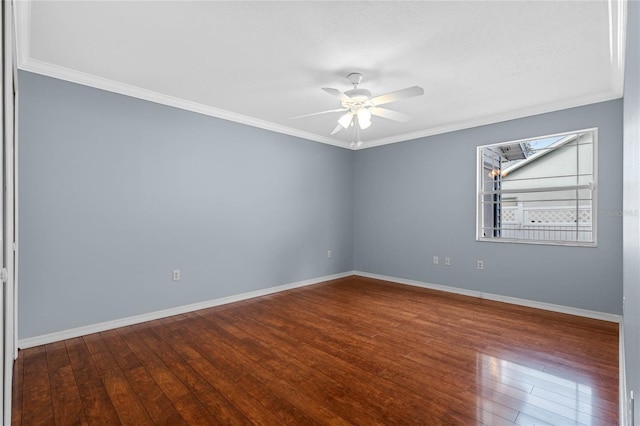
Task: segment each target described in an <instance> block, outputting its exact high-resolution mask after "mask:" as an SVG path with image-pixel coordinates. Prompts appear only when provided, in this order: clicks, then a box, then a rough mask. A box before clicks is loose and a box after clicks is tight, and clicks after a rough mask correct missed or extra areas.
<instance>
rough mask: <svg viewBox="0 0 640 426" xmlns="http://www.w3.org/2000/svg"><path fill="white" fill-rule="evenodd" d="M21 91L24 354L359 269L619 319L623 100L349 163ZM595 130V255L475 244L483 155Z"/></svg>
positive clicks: (128, 107) (118, 102)
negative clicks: (177, 275)
mask: <svg viewBox="0 0 640 426" xmlns="http://www.w3.org/2000/svg"><path fill="white" fill-rule="evenodd" d="M19 78H20V82H19V83H20V105H19V108H20V109H19V113H20V128H19V131H20V135H19V137H20V147H19V149H20V155H19V160H20V162H19V167H20V169H19V191H20V200H19V204H20V212H19V232H20V235H19V238H20V265H19V267H20V269H19V273H20V294H19V338H20V339H25V338H29V337H34V336H39V335H43V334H48V333H52V332H56V331H63V330H67V329H70V328H74V327H80V326H85V325H91V324H95V323H99V322H104V321H109V320H114V319H119V318H123V317H127V316H132V315H139V314H144V313H148V312H153V311H158V310H162V309H167V308H171V307H176V306H181V305H185V304H189V303H195V302H200V301H206V300H210V299H216V298H220V297H224V296H230V295H235V294H240V293H244V292H249V291H253V290H259V289H263V288H268V287H272V286H276V285H281V284H287V283H292V282H296V281H301V280H305V279H311V278H317V277H323V276H326V275H330V274H335V273H340V272H345V271H350V270H354V269H355V270H359V271H363V272H369V273H375V274H381V275H387V276H392V277H397V278H407V279H413V280H418V281H424V282H429V283H436V284H442V285H450V286H454V287H460V288H466V289H471V290H477V291H483V292H489V293H495V294H500V295H505V296H512V297H520V298H525V299H531V300H536V301H542V302H548V303H554V304H560V305H566V306H573V307H577V308H583V309H592V310H596V311H602V312H609V313H615V314H619V313H621V309H622V308H621V298H622V260H621V259H622V245H621V243H620V241H621V239H622V219H621V218H620V217H619V216H605V215H604V214H603V212H604V211H615V210H621V209H622V171H621V167H620V166H621V164H622V102H621V101H612V102H606V103H601V104H595V105H590V106H586V107H582V108H575V109H569V110H564V111H559V112H555V113H550V114H544V115H539V116H533V117H528V118H525V119H520V120H513V121H509V122H504V123H498V124H494V125H489V126H483V127H478V128H474V129H469V130H463V131H458V132H452V133H448V134H443V135H438V136H433V137H428V138H423V139H419V140H415V141H410V142H404V143H399V144H393V145H387V146H382V147H377V148H370V149H365V150H361V151H357V152H352V151H349V150H345V149H341V148H336V147H332V146H327V145H323V144H319V143H315V142H310V141H305V140H301V139H298V138H294V137H290V136H285V135H282V134H277V133H272V132H269V131H265V130H261V129H256V128H252V127H248V126H244V125H240V124H237V123H232V122H228V121H224V120H219V119H215V118H212V117H207V116H203V115H199V114H195V113H191V112H187V111H182V110H178V109H174V108H170V107H167V106H163V105H158V104H154V103H150V102H145V101H141V100H138V99H134V98H129V97H126V96H121V95H118V94H113V93H108V92H105V91H101V90H96V89H92V88H88V87H84V86H80V85H75V84H71V83H67V82H64V81H60V80H56V79H51V78H48V77H43V76H39V75H35V74H30V73H27V72H21V73H20V75H19ZM594 126H597V127H599V131H600V133H599V152H598V155H599V171H600V176H599V206H598V209H599V211H600V215H599V219H598V227H599V235H598V247H597V248H576V247H554V246H536V245H514V244H499V243H487V242H484V243H480V242H476V241H475V209H476V207H475V182H476V175H475V173H476V146H478V145H483V144H488V143H493V142H501V141H508V140H514V139H519V138H525V137H531V136H538V135H544V134H549V133H555V132H563V131H569V130H576V129H581V128H587V127H594ZM327 250H332V251H333V257H332V258H331V259H328V258H327V256H326V252H327ZM434 255H438V256H440V257H444V256H450V257H452V259H453V264H452V266H450V267H446V266H444V265H442V264H441V265H438V266H434V265H433V264H432V262H431V259H432V257H433V256H434ZM478 259H482V260H484V261H485V270H484V271H478V270H476V268H475V265H476V260H478ZM178 268H179V269H180V270H181V271H182V280H181V281H179V282H172V281H171V270H172V269H178Z"/></svg>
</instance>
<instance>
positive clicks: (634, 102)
mask: <svg viewBox="0 0 640 426" xmlns="http://www.w3.org/2000/svg"><path fill="white" fill-rule="evenodd" d="M627 5H628V10H627V31H628V32H627V50H626V70H625V82H624V210H623V213H624V216H623V220H624V223H623V225H624V240H623V249H624V251H623V265H624V266H623V274H624V297H625V302H624V349H625V363H626V370H627V371H626V374H627V375H626V379H627V390H628V392H627V395H626V396H627V398H628V397H629V392H630V391H632V390H633V391H634V394H635V399H636V400H638V399H640V42H639V40H640V28H639V27H640V3H638V2H636V1H630V2H629V3H628V4H627ZM635 412H636V418H635V424H637V425H640V404H638V403H637V402H636V404H635Z"/></svg>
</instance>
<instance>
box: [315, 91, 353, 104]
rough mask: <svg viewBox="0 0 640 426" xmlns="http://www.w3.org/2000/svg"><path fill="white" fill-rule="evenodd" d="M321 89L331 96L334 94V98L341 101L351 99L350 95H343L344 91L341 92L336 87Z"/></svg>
mask: <svg viewBox="0 0 640 426" xmlns="http://www.w3.org/2000/svg"><path fill="white" fill-rule="evenodd" d="M322 90H324V91H325V92H327V93H328V94H330V95H331V96H335V97H336V98H339V99H340V100H341V101H344V102H349V101H350V100H351V98H350V97H348V96H347V95H345V94H344V93H342V92H341V91H339V90H338V89H332V88H330V87H323V88H322Z"/></svg>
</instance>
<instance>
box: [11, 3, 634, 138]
mask: <svg viewBox="0 0 640 426" xmlns="http://www.w3.org/2000/svg"><path fill="white" fill-rule="evenodd" d="M625 6H626V3H624V2H618V1H616V0H610V1H606V0H605V1H576V0H574V1H424V2H400V1H396V2H364V1H341V2H320V1H317V2H312V1H305V2H291V1H290V2H270V1H256V2H244V1H230V2H220V1H194V2H191V1H175V2H173V1H142V2H133V1H106V2H101V1H34V2H31V1H20V2H17V3H16V10H17V27H18V62H19V67H20V68H21V69H25V70H29V71H33V72H37V73H41V74H45V75H50V76H53V77H58V78H63V79H66V80H70V81H74V82H78V83H82V84H87V85H90V86H94V87H98V88H103V89H107V90H112V91H115V92H118V93H123V94H127V95H131V96H136V97H140V98H143V99H148V100H152V101H156V102H161V103H165V104H168V105H173V106H177V107H180V108H185V109H189V110H193V111H197V112H200V113H204V114H208V115H213V116H217V117H221V118H225V119H230V120H233V121H238V122H241V123H246V124H250V125H253V126H257V127H262V128H266V129H270V130H274V131H278V132H282V133H286V134H291V135H296V136H301V137H304V138H307V139H311V140H315V141H319V142H324V143H329V144H333V145H339V146H344V147H347V146H348V145H349V142H350V141H351V137H352V135H351V132H349V131H342V132H340V133H338V134H337V135H334V136H330V133H331V131H332V130H333V129H334V127H335V126H336V122H337V119H338V118H339V117H340V113H333V114H326V115H321V116H315V117H308V118H302V119H297V120H292V119H290V117H292V116H297V115H302V114H307V113H313V112H318V111H323V110H328V109H334V108H338V107H339V106H340V104H339V100H338V99H337V98H333V97H331V96H330V95H328V94H327V93H325V92H323V91H322V90H321V88H322V87H333V88H336V89H339V90H340V91H345V90H349V89H350V88H352V87H351V85H350V83H349V82H348V80H347V79H346V75H347V74H349V73H350V72H354V71H357V72H361V73H363V74H364V81H363V82H362V84H361V85H360V87H361V88H366V89H369V90H370V91H371V92H373V95H374V96H375V95H379V94H384V93H387V92H390V91H394V90H398V89H403V88H405V87H408V86H414V85H417V86H421V87H423V88H424V91H425V94H424V96H421V97H418V98H413V99H408V100H403V101H399V102H397V103H392V104H388V105H385V107H388V108H389V109H394V110H397V111H401V112H404V113H408V114H411V115H412V116H413V119H412V120H411V121H409V122H408V123H397V122H392V121H389V120H386V119H384V118H380V117H374V119H373V124H372V125H371V127H370V128H368V129H367V130H364V131H363V132H362V134H361V136H362V139H363V141H365V144H364V146H363V148H366V147H370V146H376V145H381V144H385V143H392V142H399V141H402V140H407V139H413V138H416V137H421V136H426V135H431V134H437V133H443V132H446V131H451V130H456V129H461V128H467V127H472V126H477V125H482V124H488V123H493V122H498V121H503V120H507V119H511V118H517V117H522V116H526V115H532V114H537V113H543V112H548V111H553V110H558V109H562V108H568V107H573V106H578V105H584V104H588V103H593V102H599V101H604V100H609V99H615V98H619V97H621V96H622V76H623V65H624V49H623V46H624V32H625V22H624V21H625V20H624V8H625Z"/></svg>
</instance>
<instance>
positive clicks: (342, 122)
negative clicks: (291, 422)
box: [338, 112, 353, 129]
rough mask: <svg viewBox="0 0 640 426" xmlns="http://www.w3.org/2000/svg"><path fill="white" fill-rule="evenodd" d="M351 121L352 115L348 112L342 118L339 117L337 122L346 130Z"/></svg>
mask: <svg viewBox="0 0 640 426" xmlns="http://www.w3.org/2000/svg"><path fill="white" fill-rule="evenodd" d="M352 119H353V114H351V112H348V113H346V114H345V115H343V116H342V117H340V120H338V123H340V125H341V126H342V127H344V128H345V129H347V128H349V125H350V124H351V120H352Z"/></svg>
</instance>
